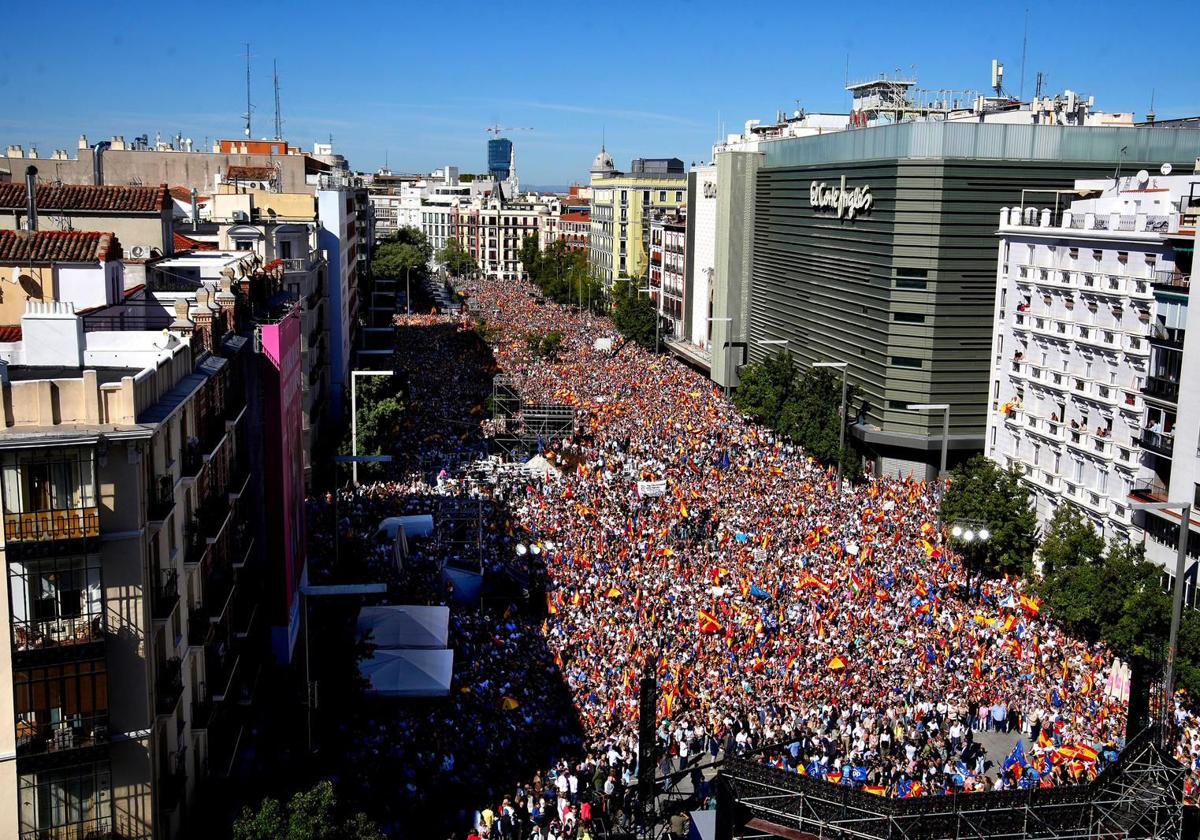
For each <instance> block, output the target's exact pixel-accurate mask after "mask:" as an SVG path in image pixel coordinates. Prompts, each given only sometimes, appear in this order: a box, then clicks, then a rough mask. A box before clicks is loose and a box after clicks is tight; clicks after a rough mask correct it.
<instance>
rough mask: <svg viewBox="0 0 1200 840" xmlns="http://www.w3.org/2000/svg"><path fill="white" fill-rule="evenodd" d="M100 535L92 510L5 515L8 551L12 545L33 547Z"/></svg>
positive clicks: (42, 511)
mask: <svg viewBox="0 0 1200 840" xmlns="http://www.w3.org/2000/svg"><path fill="white" fill-rule="evenodd" d="M99 536H100V512H99V508H95V507H85V508H73V509H68V510H38V511H30V512H27V513H6V514H4V539H5V542H6V543H7V545H8V547H10V548H11V547H13V546H14V545H15V544H21V545H23V547H36V546H37V545H39V544H41V545H46V544H53V543H58V542H63V541H68V540H79V541H82V540H87V539H95V538H98V537H99ZM48 547H50V548H52V547H53V546H52V545H51V546H48Z"/></svg>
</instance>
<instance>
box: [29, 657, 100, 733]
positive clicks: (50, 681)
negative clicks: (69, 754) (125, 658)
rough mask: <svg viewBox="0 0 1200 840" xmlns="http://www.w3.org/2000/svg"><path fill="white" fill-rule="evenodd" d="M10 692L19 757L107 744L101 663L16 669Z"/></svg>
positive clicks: (69, 663)
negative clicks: (99, 743)
mask: <svg viewBox="0 0 1200 840" xmlns="http://www.w3.org/2000/svg"><path fill="white" fill-rule="evenodd" d="M13 694H14V698H13V699H14V701H15V702H14V712H15V713H16V719H17V733H18V735H17V754H18V755H20V754H22V753H25V754H29V753H43V752H54V751H56V750H63V749H73V748H76V747H84V746H91V745H94V744H95V743H96V742H97V741H98V740H102V739H103V740H107V737H108V733H107V729H108V672H107V671H106V670H105V666H104V660H103V659H95V660H87V661H83V662H65V663H62V664H58V665H48V666H45V667H39V668H28V669H17V670H15V671H14V672H13Z"/></svg>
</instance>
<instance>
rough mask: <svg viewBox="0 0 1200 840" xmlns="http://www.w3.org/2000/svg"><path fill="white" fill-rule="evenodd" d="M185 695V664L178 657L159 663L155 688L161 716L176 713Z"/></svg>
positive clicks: (156, 702)
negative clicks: (182, 696)
mask: <svg viewBox="0 0 1200 840" xmlns="http://www.w3.org/2000/svg"><path fill="white" fill-rule="evenodd" d="M182 694H183V663H182V662H181V661H180V659H179V658H178V657H174V658H172V659H167V660H164V661H162V662H159V665H158V674H157V680H156V684H155V686H154V695H155V707H156V708H157V710H158V713H159V714H160V715H169V714H171V713H172V712H174V711H175V707H176V706H177V705H178V704H179V698H180V696H181V695H182Z"/></svg>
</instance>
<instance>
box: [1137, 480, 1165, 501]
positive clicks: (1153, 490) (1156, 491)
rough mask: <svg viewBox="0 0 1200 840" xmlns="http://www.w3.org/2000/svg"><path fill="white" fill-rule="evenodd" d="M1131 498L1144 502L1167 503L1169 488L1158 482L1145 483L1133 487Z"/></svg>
mask: <svg viewBox="0 0 1200 840" xmlns="http://www.w3.org/2000/svg"><path fill="white" fill-rule="evenodd" d="M1129 496H1130V498H1132V499H1137V500H1139V501H1142V502H1165V501H1166V500H1167V487H1166V485H1164V484H1162V483H1161V482H1158V481H1145V482H1142V483H1141V484H1135V485H1134V486H1133V487H1131V488H1130V489H1129Z"/></svg>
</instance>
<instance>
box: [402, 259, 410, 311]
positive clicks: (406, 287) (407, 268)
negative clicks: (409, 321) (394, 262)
mask: <svg viewBox="0 0 1200 840" xmlns="http://www.w3.org/2000/svg"><path fill="white" fill-rule="evenodd" d="M411 275H412V266H411V265H406V266H405V267H404V314H405V315H412V286H411V285H409V278H410V277H411Z"/></svg>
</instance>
